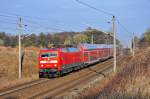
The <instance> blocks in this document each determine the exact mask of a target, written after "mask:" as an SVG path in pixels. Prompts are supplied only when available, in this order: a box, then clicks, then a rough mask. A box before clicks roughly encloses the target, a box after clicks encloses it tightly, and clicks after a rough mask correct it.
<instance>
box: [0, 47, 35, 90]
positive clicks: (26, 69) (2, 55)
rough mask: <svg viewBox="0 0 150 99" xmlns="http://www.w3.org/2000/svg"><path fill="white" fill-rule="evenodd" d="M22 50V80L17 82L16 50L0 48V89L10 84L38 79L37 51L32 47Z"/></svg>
mask: <svg viewBox="0 0 150 99" xmlns="http://www.w3.org/2000/svg"><path fill="white" fill-rule="evenodd" d="M22 49H23V51H24V52H25V55H24V60H23V67H22V68H23V73H22V76H23V79H21V80H18V49H17V48H9V47H0V80H1V82H0V83H1V85H0V89H1V87H3V86H7V85H9V84H10V82H11V83H12V82H13V83H16V81H17V82H22V81H23V82H24V81H29V80H32V79H37V78H38V64H37V55H38V49H37V48H34V47H30V48H22ZM2 81H3V82H2ZM11 85H12V84H11Z"/></svg>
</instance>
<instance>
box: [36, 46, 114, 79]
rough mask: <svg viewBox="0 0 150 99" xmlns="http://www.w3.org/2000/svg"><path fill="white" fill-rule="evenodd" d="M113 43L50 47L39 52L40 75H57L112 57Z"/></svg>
mask: <svg viewBox="0 0 150 99" xmlns="http://www.w3.org/2000/svg"><path fill="white" fill-rule="evenodd" d="M112 49H113V48H112V45H105V44H80V45H79V46H78V48H74V47H68V48H50V49H42V50H40V52H39V57H38V58H39V77H40V78H42V77H56V76H61V75H63V74H66V73H69V72H71V71H73V70H78V69H81V68H84V67H86V66H88V65H89V64H93V63H95V62H98V61H100V60H105V59H108V58H110V57H112V54H113V52H112V51H113V50H112Z"/></svg>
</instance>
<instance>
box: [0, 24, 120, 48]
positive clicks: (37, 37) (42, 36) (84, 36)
mask: <svg viewBox="0 0 150 99" xmlns="http://www.w3.org/2000/svg"><path fill="white" fill-rule="evenodd" d="M92 39H93V40H92ZM21 41H22V46H24V47H28V46H36V47H48V46H49V45H50V44H64V45H77V44H79V43H91V42H92V41H93V43H95V44H106V43H107V44H112V41H113V37H112V36H111V34H106V33H104V32H102V31H100V30H97V29H92V28H90V27H89V28H87V29H86V30H85V31H83V32H59V33H43V32H41V33H39V34H29V35H27V34H26V35H22V36H21ZM118 43H119V41H118ZM0 45H1V46H10V47H16V46H18V35H10V34H8V33H5V32H0Z"/></svg>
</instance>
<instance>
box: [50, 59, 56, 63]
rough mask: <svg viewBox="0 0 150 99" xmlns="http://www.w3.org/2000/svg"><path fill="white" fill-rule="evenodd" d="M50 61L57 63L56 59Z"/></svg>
mask: <svg viewBox="0 0 150 99" xmlns="http://www.w3.org/2000/svg"><path fill="white" fill-rule="evenodd" d="M50 63H58V61H57V60H51V61H50Z"/></svg>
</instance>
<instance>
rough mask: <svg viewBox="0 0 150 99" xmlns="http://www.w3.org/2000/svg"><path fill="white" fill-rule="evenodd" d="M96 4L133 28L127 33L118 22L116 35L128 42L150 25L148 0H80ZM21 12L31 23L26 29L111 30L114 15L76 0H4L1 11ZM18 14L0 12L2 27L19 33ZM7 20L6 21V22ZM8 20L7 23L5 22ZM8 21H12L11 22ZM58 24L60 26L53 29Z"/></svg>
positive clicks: (0, 24) (126, 25) (54, 30)
mask: <svg viewBox="0 0 150 99" xmlns="http://www.w3.org/2000/svg"><path fill="white" fill-rule="evenodd" d="M80 1H83V2H86V3H88V4H90V5H92V6H94V7H96V8H99V9H103V10H105V11H108V12H111V13H113V14H115V15H116V17H117V18H118V19H119V21H120V22H121V23H122V24H123V25H124V26H125V27H126V28H127V29H128V31H130V33H127V32H126V31H124V29H123V28H122V27H121V26H120V25H119V24H117V23H116V28H117V36H118V38H119V39H120V40H121V41H123V42H124V44H125V43H129V40H131V36H132V34H131V33H132V32H135V34H136V35H137V36H141V35H142V34H143V33H144V32H145V31H146V29H147V28H148V27H150V11H149V9H150V1H149V0H80ZM14 13H15V14H19V15H21V17H22V20H23V23H24V24H27V25H28V26H27V27H26V28H25V30H24V33H28V32H33V33H39V32H41V31H44V32H59V31H62V30H65V31H83V30H85V28H86V27H88V26H91V27H93V28H97V29H100V30H103V31H110V30H111V24H108V23H107V22H108V21H111V20H112V17H111V16H107V15H105V14H103V13H100V12H97V11H95V10H93V9H90V8H88V7H86V6H83V5H81V4H79V3H77V2H76V1H75V0H1V1H0V15H9V16H10V15H11V16H12V14H14ZM16 21H17V18H15V17H14V16H12V17H2V16H0V31H6V32H9V33H14V34H16V33H17V31H16V24H10V23H16ZM4 22H5V23H4ZM6 22H7V23H6ZM8 22H9V23H8ZM54 28H57V29H54Z"/></svg>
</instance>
